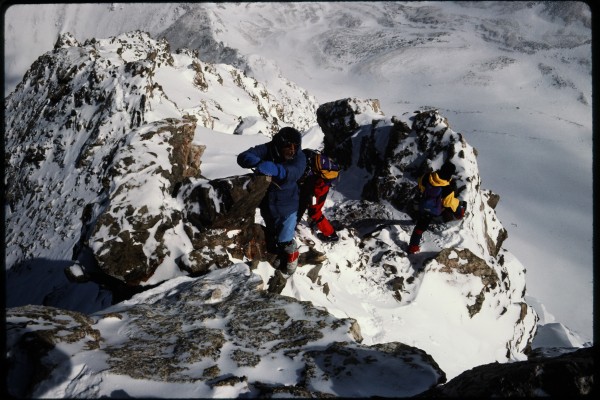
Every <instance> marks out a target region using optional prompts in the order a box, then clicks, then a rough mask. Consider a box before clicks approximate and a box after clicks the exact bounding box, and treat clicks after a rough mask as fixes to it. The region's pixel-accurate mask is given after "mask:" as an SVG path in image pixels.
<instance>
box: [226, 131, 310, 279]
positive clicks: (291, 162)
mask: <svg viewBox="0 0 600 400" xmlns="http://www.w3.org/2000/svg"><path fill="white" fill-rule="evenodd" d="M301 144H302V136H301V135H300V132H298V131H297V130H296V129H294V128H291V127H284V128H281V129H280V130H279V132H277V133H276V134H275V135H274V136H273V139H272V140H271V141H270V142H268V143H265V144H260V145H258V146H254V147H251V148H250V149H248V150H246V151H244V152H243V153H240V154H239V155H238V157H237V163H238V164H239V165H240V166H241V167H243V168H252V169H253V171H254V172H255V173H257V174H261V175H267V176H270V177H271V184H270V185H269V188H268V189H267V194H266V195H265V197H264V199H263V200H262V202H261V203H260V206H259V207H260V214H261V216H262V217H263V219H264V221H265V228H266V232H265V233H266V241H267V249H269V251H271V252H273V253H276V254H277V255H278V258H277V260H276V261H275V265H274V267H275V268H278V269H280V270H281V271H282V272H283V273H284V274H286V275H287V276H290V275H292V274H293V273H294V272H295V271H296V267H297V266H298V257H299V255H300V254H299V252H298V245H297V244H296V241H295V240H294V234H295V231H296V222H297V213H298V207H299V201H300V200H299V189H298V183H297V181H298V179H300V177H301V176H302V174H303V173H304V170H305V168H306V157H305V155H304V153H303V152H302V151H301V150H302V149H301Z"/></svg>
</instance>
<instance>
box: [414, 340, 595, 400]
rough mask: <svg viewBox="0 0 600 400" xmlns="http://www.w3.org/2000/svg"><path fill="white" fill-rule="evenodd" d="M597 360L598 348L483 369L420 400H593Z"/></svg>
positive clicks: (472, 370) (466, 373)
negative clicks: (540, 399)
mask: <svg viewBox="0 0 600 400" xmlns="http://www.w3.org/2000/svg"><path fill="white" fill-rule="evenodd" d="M594 359H595V354H594V348H583V349H579V350H577V351H573V352H570V353H567V354H563V355H560V356H558V357H551V358H546V357H540V358H532V357H530V359H529V360H527V361H521V362H515V363H510V364H499V363H495V364H487V365H481V366H478V367H475V368H473V369H471V370H469V371H465V372H463V373H462V374H460V375H459V376H457V377H456V378H454V379H452V380H451V381H450V382H448V383H446V384H444V385H441V386H438V387H435V388H433V389H430V390H428V391H426V392H425V393H423V394H421V395H420V396H418V397H435V398H443V397H452V398H456V397H462V398H465V397H472V398H491V397H504V398H507V397H515V398H526V397H551V398H563V399H568V398H578V397H587V396H590V397H591V396H592V395H593V393H594V390H593V388H594V374H595V371H596V368H595V366H594V363H595V360H594Z"/></svg>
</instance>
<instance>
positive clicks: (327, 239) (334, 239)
mask: <svg viewBox="0 0 600 400" xmlns="http://www.w3.org/2000/svg"><path fill="white" fill-rule="evenodd" d="M317 237H318V238H319V239H321V241H322V242H326V243H333V242H337V241H338V240H340V237H339V236H338V235H337V233H335V232H333V233H332V234H331V235H329V236H325V235H323V234H322V233H321V232H319V233H317Z"/></svg>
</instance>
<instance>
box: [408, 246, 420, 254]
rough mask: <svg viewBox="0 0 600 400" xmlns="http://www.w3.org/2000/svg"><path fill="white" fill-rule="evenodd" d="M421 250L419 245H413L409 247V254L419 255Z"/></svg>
mask: <svg viewBox="0 0 600 400" xmlns="http://www.w3.org/2000/svg"><path fill="white" fill-rule="evenodd" d="M419 251H421V249H420V248H419V245H418V244H411V245H409V246H408V254H409V255H410V254H417V253H418V252H419Z"/></svg>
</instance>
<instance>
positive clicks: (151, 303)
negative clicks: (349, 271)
mask: <svg viewBox="0 0 600 400" xmlns="http://www.w3.org/2000/svg"><path fill="white" fill-rule="evenodd" d="M262 285H263V282H262V280H261V278H260V277H259V276H258V275H256V274H252V273H251V271H250V270H249V268H248V266H247V265H245V264H236V265H233V266H231V267H229V268H226V269H223V270H218V271H214V272H211V273H210V274H208V275H205V276H204V277H202V278H189V277H180V278H176V279H172V280H170V281H169V282H166V283H164V284H163V285H161V286H159V287H156V288H154V289H151V290H149V291H146V292H144V293H141V294H139V295H137V296H136V297H134V298H132V299H131V300H129V301H125V302H123V303H121V304H118V305H115V306H113V307H110V308H108V309H106V310H103V311H101V312H97V313H94V314H92V315H90V316H85V315H82V314H79V313H76V312H68V311H62V310H58V309H54V308H51V307H44V306H26V307H18V308H13V309H11V310H10V311H9V312H8V313H7V325H8V328H9V329H8V344H9V346H8V347H9V348H10V351H9V353H8V376H9V377H10V378H14V380H11V382H12V385H11V388H10V389H11V394H12V395H16V396H24V397H29V396H31V397H77V398H79V397H106V396H111V395H114V392H113V391H114V390H115V386H114V385H113V382H114V381H115V380H116V379H120V380H124V381H127V380H143V381H145V382H146V384H144V385H139V386H138V387H137V389H133V390H131V389H128V388H127V386H126V385H122V386H119V387H121V388H122V389H123V390H124V392H125V393H127V395H129V396H133V397H152V396H154V395H155V392H154V386H155V384H156V383H166V382H170V383H178V384H180V385H182V386H185V387H187V390H186V394H187V396H194V397H201V398H211V397H221V396H223V395H225V393H226V394H227V395H226V397H237V396H241V395H244V396H251V397H259V398H260V397H264V396H267V395H269V396H274V395H284V394H287V395H295V396H300V397H323V396H341V397H357V396H360V397H362V396H385V397H389V396H401V397H405V396H412V395H415V394H417V393H420V392H422V391H424V390H427V389H429V388H431V387H433V386H435V385H436V384H439V383H442V382H444V381H445V375H444V373H443V372H442V371H441V370H440V369H439V367H438V366H437V364H436V363H435V361H434V360H433V359H432V358H431V357H430V356H428V355H427V354H426V353H425V352H423V351H421V350H419V349H416V348H414V347H411V346H407V345H403V344H401V343H387V344H385V345H374V346H367V345H361V344H360V343H359V342H360V341H361V336H360V330H359V329H358V327H357V325H356V322H355V321H354V320H352V319H350V318H343V319H338V318H335V317H333V316H332V315H330V314H329V313H327V312H326V311H325V310H324V309H322V308H317V307H314V306H313V305H312V304H310V303H309V302H301V301H298V300H296V299H293V298H290V297H286V296H280V295H277V294H270V293H267V292H265V291H263V290H260V288H261V286H262ZM27 349H29V350H28V351H27ZM24 371H36V372H37V373H36V374H29V373H23V372H24ZM266 371H268V373H265V372H266ZM398 376H402V377H403V379H396V377H398ZM404 379H408V380H410V381H411V382H413V384H412V385H408V386H407V385H404V384H403V380H404ZM374 381H376V382H378V384H377V385H373V382H374ZM179 394H181V392H179ZM187 396H186V397H187Z"/></svg>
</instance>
